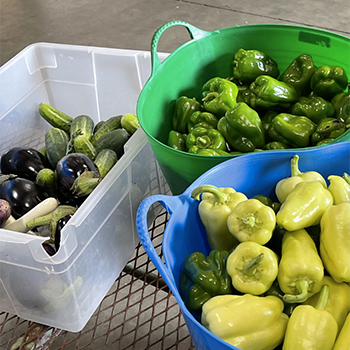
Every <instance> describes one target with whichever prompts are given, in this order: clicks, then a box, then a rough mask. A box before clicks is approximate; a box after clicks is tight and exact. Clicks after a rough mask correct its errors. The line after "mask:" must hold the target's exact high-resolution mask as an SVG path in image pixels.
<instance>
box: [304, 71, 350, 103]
mask: <svg viewBox="0 0 350 350" xmlns="http://www.w3.org/2000/svg"><path fill="white" fill-rule="evenodd" d="M310 86H311V89H312V90H313V91H315V92H316V94H318V95H319V96H321V97H323V98H324V99H325V100H328V101H331V99H332V98H333V97H334V96H335V95H337V94H339V93H341V92H343V91H344V90H345V89H346V87H347V86H348V77H347V75H346V72H345V69H344V68H342V67H340V66H326V65H324V66H320V67H318V68H316V71H315V73H314V75H313V76H312V78H311V81H310Z"/></svg>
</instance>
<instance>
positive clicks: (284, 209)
mask: <svg viewBox="0 0 350 350" xmlns="http://www.w3.org/2000/svg"><path fill="white" fill-rule="evenodd" d="M332 204H333V196H332V194H331V193H330V192H329V191H328V189H326V188H324V187H323V186H322V184H321V183H320V182H319V181H310V182H304V181H303V182H300V183H298V184H296V186H295V187H294V189H293V190H292V192H291V193H290V194H289V195H288V196H287V198H286V200H285V201H284V202H283V203H282V205H281V208H280V210H279V211H278V213H277V215H276V222H277V224H278V225H279V226H281V227H282V228H284V229H286V230H287V231H296V230H300V229H303V228H306V227H309V226H314V225H318V224H319V223H320V220H321V217H322V216H323V214H324V212H325V211H326V209H327V208H329V207H330V206H332Z"/></svg>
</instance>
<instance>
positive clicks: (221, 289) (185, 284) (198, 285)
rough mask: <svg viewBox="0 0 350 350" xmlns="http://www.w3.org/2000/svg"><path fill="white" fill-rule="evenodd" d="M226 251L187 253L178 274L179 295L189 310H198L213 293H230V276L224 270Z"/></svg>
mask: <svg viewBox="0 0 350 350" xmlns="http://www.w3.org/2000/svg"><path fill="white" fill-rule="evenodd" d="M227 257H228V252H227V251H218V250H212V251H211V252H210V253H209V255H208V256H207V257H206V256H205V255H204V254H203V253H201V252H194V253H192V254H190V255H188V256H187V257H186V259H185V261H184V263H183V271H182V272H181V274H180V279H179V288H180V292H181V297H182V298H183V300H184V303H185V305H186V306H187V308H188V309H189V310H190V311H193V312H197V311H200V310H201V308H202V306H203V304H204V303H205V302H206V301H208V300H209V299H210V298H212V297H213V296H215V295H220V294H230V293H232V292H233V291H232V284H231V278H230V276H229V275H228V274H227V272H226V261H227Z"/></svg>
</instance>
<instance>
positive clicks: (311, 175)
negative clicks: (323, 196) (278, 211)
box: [275, 154, 327, 203]
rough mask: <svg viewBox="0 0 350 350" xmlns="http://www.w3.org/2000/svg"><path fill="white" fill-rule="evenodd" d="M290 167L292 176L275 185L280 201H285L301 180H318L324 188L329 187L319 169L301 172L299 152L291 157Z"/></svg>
mask: <svg viewBox="0 0 350 350" xmlns="http://www.w3.org/2000/svg"><path fill="white" fill-rule="evenodd" d="M290 167H291V176H290V177H286V178H284V179H282V180H280V181H278V182H277V184H276V187H275V194H276V197H277V198H278V200H279V201H280V203H284V202H285V200H286V198H287V196H288V195H289V194H290V193H291V192H292V190H293V189H294V187H295V186H296V185H297V184H298V183H299V182H309V181H318V182H320V183H321V185H322V186H323V187H324V188H327V183H326V181H325V179H324V178H323V176H322V175H321V174H320V173H318V172H317V171H306V172H301V171H300V170H299V156H298V155H297V154H296V155H294V156H293V158H292V159H291V161H290Z"/></svg>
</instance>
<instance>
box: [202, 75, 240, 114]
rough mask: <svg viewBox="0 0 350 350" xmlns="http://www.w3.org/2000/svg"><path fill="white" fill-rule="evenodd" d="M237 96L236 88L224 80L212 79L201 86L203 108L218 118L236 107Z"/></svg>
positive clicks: (233, 84)
mask: <svg viewBox="0 0 350 350" xmlns="http://www.w3.org/2000/svg"><path fill="white" fill-rule="evenodd" d="M237 95H238V86H237V85H236V84H235V83H233V82H231V81H229V80H227V79H224V78H220V77H215V78H212V79H210V80H208V81H207V82H206V83H205V84H204V85H203V86H202V101H203V106H204V108H205V110H206V111H207V112H210V113H213V114H214V115H215V116H217V117H218V118H220V117H222V116H223V115H224V114H225V112H226V111H227V110H229V109H231V108H233V107H234V106H235V105H236V99H237Z"/></svg>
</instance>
